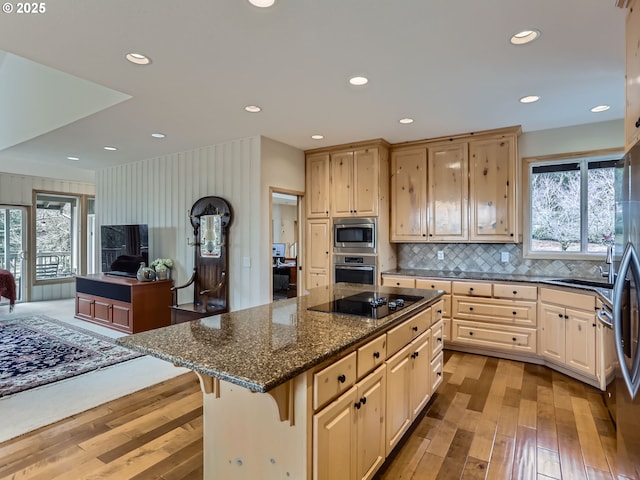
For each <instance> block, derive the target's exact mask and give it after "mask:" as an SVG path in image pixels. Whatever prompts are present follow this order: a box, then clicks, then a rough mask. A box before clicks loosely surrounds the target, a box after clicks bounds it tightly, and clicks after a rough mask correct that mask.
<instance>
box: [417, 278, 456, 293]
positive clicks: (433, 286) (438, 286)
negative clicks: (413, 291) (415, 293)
mask: <svg viewBox="0 0 640 480" xmlns="http://www.w3.org/2000/svg"><path fill="white" fill-rule="evenodd" d="M416 288H423V289H425V290H444V292H445V293H451V280H432V279H430V278H416Z"/></svg>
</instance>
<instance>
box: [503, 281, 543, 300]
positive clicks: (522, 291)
mask: <svg viewBox="0 0 640 480" xmlns="http://www.w3.org/2000/svg"><path fill="white" fill-rule="evenodd" d="M493 296H494V297H502V298H513V299H517V300H534V301H535V300H537V299H538V287H533V286H531V285H517V284H511V285H509V284H505V283H494V284H493Z"/></svg>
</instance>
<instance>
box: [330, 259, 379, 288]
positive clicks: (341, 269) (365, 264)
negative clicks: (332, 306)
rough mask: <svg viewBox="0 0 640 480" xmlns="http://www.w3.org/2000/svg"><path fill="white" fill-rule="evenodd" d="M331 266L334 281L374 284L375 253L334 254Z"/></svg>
mask: <svg viewBox="0 0 640 480" xmlns="http://www.w3.org/2000/svg"><path fill="white" fill-rule="evenodd" d="M333 268H334V271H333V278H334V281H335V282H336V283H338V282H348V283H361V284H365V285H375V284H376V257H375V255H334V257H333Z"/></svg>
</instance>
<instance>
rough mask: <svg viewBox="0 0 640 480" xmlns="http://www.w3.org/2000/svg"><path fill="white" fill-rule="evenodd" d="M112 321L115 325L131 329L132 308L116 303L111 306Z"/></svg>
mask: <svg viewBox="0 0 640 480" xmlns="http://www.w3.org/2000/svg"><path fill="white" fill-rule="evenodd" d="M111 320H112V322H113V323H114V324H115V325H120V326H122V327H131V306H130V305H127V304H126V303H115V302H114V303H113V305H112V306H111Z"/></svg>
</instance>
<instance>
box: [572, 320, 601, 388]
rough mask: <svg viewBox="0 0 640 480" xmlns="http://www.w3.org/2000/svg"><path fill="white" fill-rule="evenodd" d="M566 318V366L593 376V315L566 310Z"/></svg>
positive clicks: (594, 332)
mask: <svg viewBox="0 0 640 480" xmlns="http://www.w3.org/2000/svg"><path fill="white" fill-rule="evenodd" d="M567 317H569V318H568V319H567V338H566V348H567V354H566V363H567V366H568V367H571V368H574V369H576V370H580V371H581V372H584V373H586V374H589V375H594V376H595V374H596V358H595V352H596V321H595V315H594V314H593V313H591V312H582V311H579V310H571V309H567Z"/></svg>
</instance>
